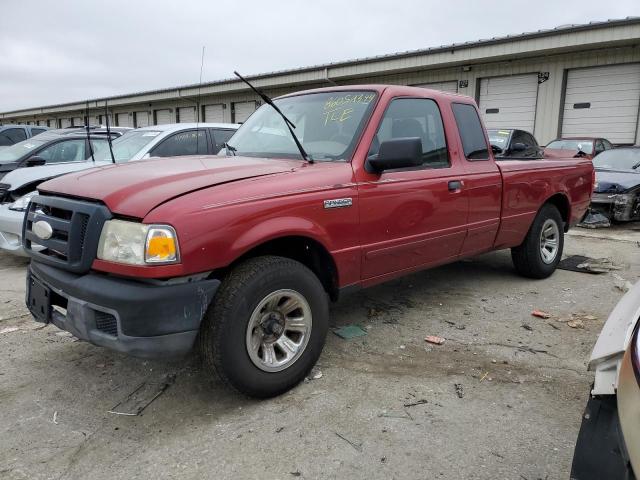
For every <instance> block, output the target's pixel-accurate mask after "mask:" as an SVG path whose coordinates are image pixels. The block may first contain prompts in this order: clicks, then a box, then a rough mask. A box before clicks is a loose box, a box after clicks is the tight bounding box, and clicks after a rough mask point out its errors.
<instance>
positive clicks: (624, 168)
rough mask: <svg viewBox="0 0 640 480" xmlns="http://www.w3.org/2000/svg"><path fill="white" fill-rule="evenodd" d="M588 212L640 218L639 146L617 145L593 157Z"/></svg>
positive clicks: (620, 219) (618, 218) (615, 218)
mask: <svg viewBox="0 0 640 480" xmlns="http://www.w3.org/2000/svg"><path fill="white" fill-rule="evenodd" d="M593 166H594V167H595V171H596V183H595V187H594V191H593V196H592V197H591V211H592V212H597V213H601V214H603V215H605V216H606V217H607V218H610V219H611V220H613V221H617V222H628V221H631V220H640V147H626V148H616V149H615V150H608V151H605V152H602V153H601V154H600V155H598V156H597V157H595V158H594V159H593Z"/></svg>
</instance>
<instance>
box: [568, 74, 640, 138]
mask: <svg viewBox="0 0 640 480" xmlns="http://www.w3.org/2000/svg"><path fill="white" fill-rule="evenodd" d="M579 104H589V105H590V106H589V107H588V108H575V107H576V105H579ZM639 105H640V64H638V63H635V64H626V65H614V66H606V67H595V68H580V69H575V70H569V72H568V73H567V87H566V94H565V101H564V105H563V109H564V111H563V121H562V136H563V137H571V136H589V137H599V136H602V137H605V138H607V139H608V140H610V141H611V142H613V143H627V144H632V143H635V140H636V130H637V127H638V108H639Z"/></svg>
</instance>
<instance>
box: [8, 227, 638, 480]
mask: <svg viewBox="0 0 640 480" xmlns="http://www.w3.org/2000/svg"><path fill="white" fill-rule="evenodd" d="M597 235H598V236H597V237H584V236H575V235H570V236H568V237H567V242H566V246H565V255H573V254H581V255H588V256H592V257H609V258H611V259H613V260H614V261H615V262H617V263H619V264H623V265H624V268H623V270H621V271H619V272H617V273H618V275H620V276H622V277H624V278H626V279H628V280H630V281H632V282H635V281H637V279H638V277H639V276H640V248H639V244H638V243H637V242H636V241H634V240H633V239H631V240H630V239H629V238H626V237H624V238H623V239H622V240H620V239H616V235H615V231H613V232H607V231H605V232H604V233H602V234H600V233H597ZM598 237H605V238H598ZM638 237H639V238H638V239H639V240H640V234H638ZM25 267H26V262H25V261H24V260H23V259H16V258H13V257H10V256H7V255H3V254H0V352H1V355H0V406H1V413H2V415H1V416H0V478H3V479H5V478H6V479H23V478H25V479H26V478H28V479H39V478H42V479H48V478H52V479H63V478H64V479H66V478H78V479H80V478H82V479H85V478H91V479H103V478H104V479H110V480H111V479H113V478H128V479H132V478H144V479H147V478H156V479H164V478H194V479H199V478H242V479H244V478H266V479H272V478H273V479H287V478H310V479H311V478H313V479H315V478H340V479H344V478H350V479H355V478H368V479H374V478H375V479H377V478H380V479H389V478H395V479H417V478H425V479H427V478H428V479H455V480H458V479H462V478H464V479H498V478H499V479H517V480H521V479H525V480H535V479H566V478H568V476H569V469H570V465H571V458H572V455H573V446H574V442H575V439H576V436H577V433H578V428H579V425H580V419H581V418H580V417H581V412H582V409H583V407H584V404H585V401H586V398H587V395H588V392H589V385H590V383H591V381H592V378H593V377H592V374H590V373H588V372H587V371H586V361H587V359H588V357H589V353H590V351H591V348H592V346H593V343H594V342H595V339H596V337H597V335H598V333H599V331H600V328H601V327H602V324H603V322H604V320H605V319H606V317H607V314H608V313H609V312H610V310H611V309H612V308H613V306H614V305H615V304H616V302H617V301H618V300H619V299H620V297H621V296H622V292H621V291H620V290H618V289H617V288H616V287H615V285H614V283H615V281H614V277H613V276H612V274H610V273H608V274H603V275H588V274H583V273H573V272H567V271H560V270H559V271H557V272H556V273H555V274H554V275H553V276H552V277H551V278H550V279H547V280H544V281H532V280H527V279H523V278H520V277H518V276H516V274H515V273H514V271H513V269H512V266H511V262H510V257H509V254H508V252H496V253H492V254H488V255H484V256H482V257H479V258H477V259H474V260H472V261H463V262H459V263H456V264H453V265H449V266H445V267H441V268H438V269H435V270H431V271H427V272H423V273H419V274H415V275H412V276H409V277H406V278H403V279H401V280H397V281H393V282H390V283H387V284H385V285H381V286H378V287H375V288H372V289H369V290H365V291H362V292H360V293H358V294H354V295H352V296H349V297H346V298H344V299H343V300H342V301H341V302H340V303H339V304H336V305H334V306H333V307H332V312H331V318H332V326H334V327H338V326H342V325H347V324H358V325H360V326H362V327H363V328H364V329H365V330H366V331H367V332H368V335H367V336H365V337H360V338H357V339H353V340H348V341H346V340H343V339H341V338H339V337H337V336H335V335H333V334H329V337H328V341H327V345H326V347H325V350H324V353H323V355H322V357H321V359H320V362H319V364H318V367H317V371H316V372H315V373H318V372H321V373H322V376H321V377H320V375H316V376H317V377H320V378H316V379H311V380H309V381H308V382H305V383H303V384H301V385H300V386H298V387H297V388H295V389H294V390H293V391H291V392H289V393H287V394H285V395H283V396H281V397H278V398H275V399H272V400H267V401H255V400H251V399H247V398H244V397H242V396H240V395H238V394H236V393H234V392H231V391H229V390H227V389H225V388H224V387H223V386H222V385H221V384H220V383H219V382H218V381H217V380H216V379H215V378H213V377H212V376H211V375H210V374H209V372H206V371H204V370H203V369H201V368H200V366H199V363H198V360H197V359H196V358H187V359H182V360H178V361H176V360H174V361H144V360H138V359H133V358H129V357H125V356H123V355H120V354H117V353H114V352H109V351H107V350H105V349H102V348H98V347H94V346H92V345H89V344H87V343H83V342H79V341H76V340H75V339H74V338H71V337H69V336H66V335H64V333H63V332H61V331H59V330H58V329H56V328H55V327H53V326H46V327H43V326H42V325H40V324H37V323H35V322H33V321H32V320H31V319H30V317H29V316H28V315H26V311H25V308H24V306H23V303H24V274H25ZM533 309H541V310H544V311H546V312H549V313H550V314H551V315H552V317H551V318H550V319H546V320H545V319H540V318H536V317H533V316H531V311H532V310H533ZM572 314H573V315H574V317H576V316H577V317H578V318H581V319H582V320H583V325H584V328H570V327H569V326H568V325H567V323H566V320H568V319H569V318H571V315H572ZM426 335H440V336H443V337H445V338H446V342H445V343H444V344H443V345H441V346H435V345H429V344H427V343H426V342H425V341H424V337H425V336H426ZM167 385H168V386H167ZM138 387H140V388H139V389H138ZM136 389H138V390H136ZM157 394H159V395H158V397H157V398H156V399H155V400H154V401H153V402H152V403H150V404H149V405H148V406H147V407H146V408H145V409H144V410H143V411H142V413H140V414H139V415H133V416H126V415H117V414H114V413H110V412H109V411H110V410H116V411H121V412H123V411H133V410H131V408H135V407H136V406H140V405H143V404H144V403H146V401H147V400H149V399H151V398H152V397H153V396H154V395H157ZM127 409H129V410H127Z"/></svg>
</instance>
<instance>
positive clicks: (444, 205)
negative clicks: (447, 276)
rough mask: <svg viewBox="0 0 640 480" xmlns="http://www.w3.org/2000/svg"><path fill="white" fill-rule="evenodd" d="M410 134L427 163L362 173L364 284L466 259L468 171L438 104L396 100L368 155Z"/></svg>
mask: <svg viewBox="0 0 640 480" xmlns="http://www.w3.org/2000/svg"><path fill="white" fill-rule="evenodd" d="M407 137H419V138H420V139H421V141H422V152H423V155H422V156H423V164H422V165H421V166H419V167H413V168H409V169H397V170H388V171H384V172H382V173H380V174H367V173H365V172H362V178H360V179H359V180H358V198H359V203H360V225H361V244H362V279H363V280H365V281H366V280H372V281H376V280H384V279H385V277H386V276H392V275H393V274H396V273H399V272H403V271H409V270H418V269H420V268H425V267H429V266H433V265H436V264H440V263H446V262H448V261H450V260H451V259H454V258H456V257H457V256H458V255H459V253H460V250H461V248H462V244H463V242H464V238H465V235H466V230H467V214H468V210H469V205H468V199H467V196H466V192H465V189H464V180H463V178H462V176H463V173H464V172H463V171H462V168H461V166H460V165H459V162H454V163H452V161H451V158H450V157H449V150H448V148H447V139H446V138H445V131H444V126H443V122H442V116H441V113H440V109H439V106H438V104H437V103H436V101H434V100H432V99H428V98H396V99H393V100H392V101H391V102H390V104H389V106H388V107H387V110H386V112H385V114H384V116H383V117H382V119H381V121H380V125H379V127H378V131H377V133H376V135H375V137H374V139H373V141H372V143H371V147H370V149H369V155H375V154H376V153H377V150H378V149H379V147H380V144H381V143H382V142H384V141H386V140H390V139H396V138H407ZM449 141H450V140H449Z"/></svg>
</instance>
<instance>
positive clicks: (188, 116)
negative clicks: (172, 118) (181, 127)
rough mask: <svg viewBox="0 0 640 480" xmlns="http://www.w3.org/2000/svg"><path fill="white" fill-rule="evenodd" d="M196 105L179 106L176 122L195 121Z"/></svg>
mask: <svg viewBox="0 0 640 480" xmlns="http://www.w3.org/2000/svg"><path fill="white" fill-rule="evenodd" d="M195 121H196V107H180V108H178V122H180V123H195Z"/></svg>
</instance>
